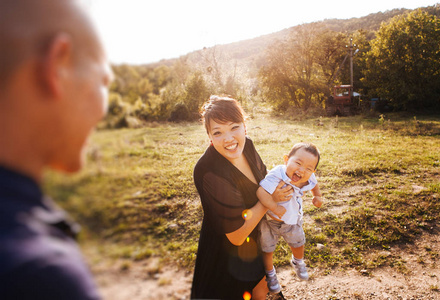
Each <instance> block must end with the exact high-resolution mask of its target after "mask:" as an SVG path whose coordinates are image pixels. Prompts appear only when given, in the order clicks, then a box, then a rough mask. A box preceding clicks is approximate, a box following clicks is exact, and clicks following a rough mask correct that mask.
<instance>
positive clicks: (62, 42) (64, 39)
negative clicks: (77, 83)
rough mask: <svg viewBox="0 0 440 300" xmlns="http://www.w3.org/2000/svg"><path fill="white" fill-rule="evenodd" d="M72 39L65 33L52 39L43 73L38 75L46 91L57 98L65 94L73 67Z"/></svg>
mask: <svg viewBox="0 0 440 300" xmlns="http://www.w3.org/2000/svg"><path fill="white" fill-rule="evenodd" d="M72 58H73V49H72V38H71V37H70V36H69V35H68V34H65V33H61V34H58V35H57V36H55V38H53V39H52V41H51V42H50V44H49V46H48V48H47V49H46V52H45V55H44V57H43V61H42V68H41V69H42V70H41V71H42V72H41V73H40V74H37V76H39V77H40V78H41V79H42V81H43V88H44V89H45V91H46V92H47V93H49V94H51V95H52V96H54V97H55V98H59V97H60V96H61V95H62V94H63V90H64V88H63V86H64V82H65V80H66V79H68V78H67V77H68V76H67V75H68V72H69V68H70V67H71V66H72V63H73V62H72Z"/></svg>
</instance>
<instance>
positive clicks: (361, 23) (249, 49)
mask: <svg viewBox="0 0 440 300" xmlns="http://www.w3.org/2000/svg"><path fill="white" fill-rule="evenodd" d="M421 9H422V10H423V11H426V12H428V13H429V14H433V15H436V16H440V4H437V5H434V6H428V7H422V8H421ZM411 11H413V10H410V9H404V8H400V9H393V10H388V11H385V12H378V13H373V14H369V15H367V16H363V17H359V18H350V19H325V20H323V21H319V22H317V23H319V24H322V25H323V26H325V27H327V28H329V29H330V30H333V31H337V32H343V33H347V34H350V33H353V32H356V31H358V30H363V31H366V32H368V33H369V35H368V37H369V38H370V39H373V38H374V32H375V31H377V30H378V29H379V28H380V25H381V24H382V23H387V22H388V21H389V20H390V19H392V18H393V17H395V16H398V15H402V14H405V13H408V12H411ZM309 24H311V23H308V24H304V25H306V26H307V25H309ZM299 26H301V25H297V26H293V27H290V28H286V29H283V30H281V31H278V32H274V33H271V34H267V35H262V36H259V37H256V38H252V39H248V40H244V41H239V42H235V43H230V44H224V45H216V46H214V47H210V48H205V49H201V50H197V51H194V52H191V53H188V54H187V55H185V56H182V57H181V58H182V59H185V60H187V61H188V62H191V63H195V64H197V63H198V62H200V61H201V60H202V58H203V56H204V54H203V53H204V51H205V52H206V51H207V50H208V51H209V50H212V49H213V48H215V51H216V53H219V54H221V56H222V57H223V59H224V60H225V61H234V62H235V63H236V64H237V65H240V66H243V67H245V68H247V69H248V70H253V69H255V68H258V67H259V66H260V65H261V64H262V57H263V56H264V53H265V51H266V49H267V47H268V46H269V45H272V44H273V43H274V42H275V41H276V40H281V39H285V38H286V37H288V36H289V33H291V32H292V31H295V30H296V29H297V28H298V27H299ZM176 60H178V58H174V59H167V60H161V61H159V62H157V63H153V64H149V65H148V66H151V67H157V66H159V65H168V66H170V65H172V64H173V63H175V62H176Z"/></svg>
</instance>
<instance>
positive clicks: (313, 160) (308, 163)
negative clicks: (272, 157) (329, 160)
mask: <svg viewBox="0 0 440 300" xmlns="http://www.w3.org/2000/svg"><path fill="white" fill-rule="evenodd" d="M284 162H285V163H286V167H287V168H286V174H287V176H289V178H290V179H291V183H292V184H293V185H296V186H300V187H301V186H303V185H304V184H305V183H306V182H307V181H308V180H309V178H310V176H311V175H312V174H313V173H314V172H315V167H316V164H317V163H318V157H316V156H315V155H313V154H312V153H310V152H307V151H306V150H304V149H302V148H301V149H298V150H297V151H296V153H295V154H294V155H292V156H291V157H289V158H288V157H287V156H285V157H284Z"/></svg>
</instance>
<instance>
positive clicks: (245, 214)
mask: <svg viewBox="0 0 440 300" xmlns="http://www.w3.org/2000/svg"><path fill="white" fill-rule="evenodd" d="M241 216H242V218H243V219H245V220H247V219H250V218H252V211H250V210H249V209H245V210H243V212H242V213H241Z"/></svg>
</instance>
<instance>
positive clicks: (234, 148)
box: [225, 143, 238, 151]
mask: <svg viewBox="0 0 440 300" xmlns="http://www.w3.org/2000/svg"><path fill="white" fill-rule="evenodd" d="M225 148H226V150H229V151H233V150H236V149H237V148H238V143H234V144H232V145H229V146H226V147H225Z"/></svg>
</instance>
